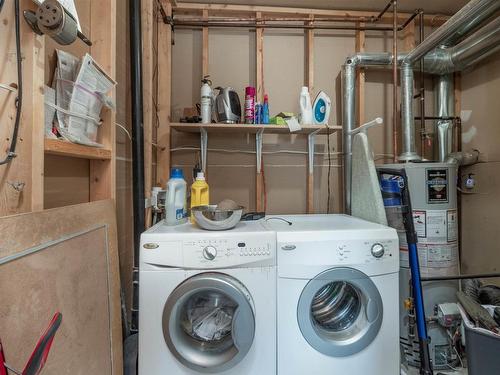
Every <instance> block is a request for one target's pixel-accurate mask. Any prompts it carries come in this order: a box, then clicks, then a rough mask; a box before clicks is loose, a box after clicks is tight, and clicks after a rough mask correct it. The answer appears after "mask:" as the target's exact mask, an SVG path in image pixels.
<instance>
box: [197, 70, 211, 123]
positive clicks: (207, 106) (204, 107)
mask: <svg viewBox="0 0 500 375" xmlns="http://www.w3.org/2000/svg"><path fill="white" fill-rule="evenodd" d="M208 77H209V76H205V77H203V79H202V80H201V82H202V83H203V85H202V86H201V111H200V112H201V123H202V124H210V123H211V122H212V101H213V92H212V87H211V85H212V81H210V80H209V79H208Z"/></svg>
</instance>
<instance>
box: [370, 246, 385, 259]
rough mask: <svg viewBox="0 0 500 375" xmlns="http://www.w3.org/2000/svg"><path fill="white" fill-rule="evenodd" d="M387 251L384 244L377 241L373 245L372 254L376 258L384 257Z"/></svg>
mask: <svg viewBox="0 0 500 375" xmlns="http://www.w3.org/2000/svg"><path fill="white" fill-rule="evenodd" d="M384 253H385V248H384V245H382V244H379V243H376V244H373V245H372V255H373V256H374V257H375V258H382V257H383V256H384Z"/></svg>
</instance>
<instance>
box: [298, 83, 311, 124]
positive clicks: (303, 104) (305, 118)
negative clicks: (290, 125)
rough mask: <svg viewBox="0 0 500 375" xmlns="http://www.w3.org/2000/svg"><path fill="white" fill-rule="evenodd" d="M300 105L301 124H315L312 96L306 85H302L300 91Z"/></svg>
mask: <svg viewBox="0 0 500 375" xmlns="http://www.w3.org/2000/svg"><path fill="white" fill-rule="evenodd" d="M299 106H300V124H301V125H311V124H313V111H312V104H311V96H310V95H309V89H308V88H307V87H305V86H304V87H302V90H301V91H300V97H299Z"/></svg>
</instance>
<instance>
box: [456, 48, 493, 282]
mask: <svg viewBox="0 0 500 375" xmlns="http://www.w3.org/2000/svg"><path fill="white" fill-rule="evenodd" d="M462 90H463V91H462V111H463V114H465V115H466V116H465V120H464V122H463V136H462V147H463V149H464V150H471V149H478V150H479V151H481V153H483V154H484V155H483V157H482V159H485V161H486V162H484V163H480V164H477V165H474V166H472V167H468V168H464V169H462V171H461V176H467V175H468V174H469V173H473V174H474V175H475V176H474V177H475V178H476V179H477V182H478V184H477V188H476V189H474V191H473V194H462V195H461V197H462V267H463V272H464V273H476V272H477V273H484V272H494V271H495V272H498V271H499V270H500V250H499V246H498V241H497V239H498V223H499V222H500V173H499V171H500V148H499V147H498V146H499V144H500V107H499V105H498V103H499V98H500V53H497V54H496V55H494V56H491V57H489V58H488V59H487V60H486V61H484V62H483V63H481V64H480V65H478V66H476V67H475V68H473V70H471V71H470V72H466V73H464V74H463V75H462ZM469 115H470V118H469V119H467V117H468V116H469Z"/></svg>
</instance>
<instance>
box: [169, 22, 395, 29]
mask: <svg viewBox="0 0 500 375" xmlns="http://www.w3.org/2000/svg"><path fill="white" fill-rule="evenodd" d="M173 26H174V27H190V28H191V27H221V28H222V27H246V28H252V29H253V28H255V29H257V28H263V29H306V30H355V31H357V30H359V31H364V30H369V31H391V30H392V27H357V26H349V25H286V24H256V23H250V22H248V23H230V22H228V23H225V22H210V21H209V22H206V21H205V22H184V21H173ZM396 29H397V27H396Z"/></svg>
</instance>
